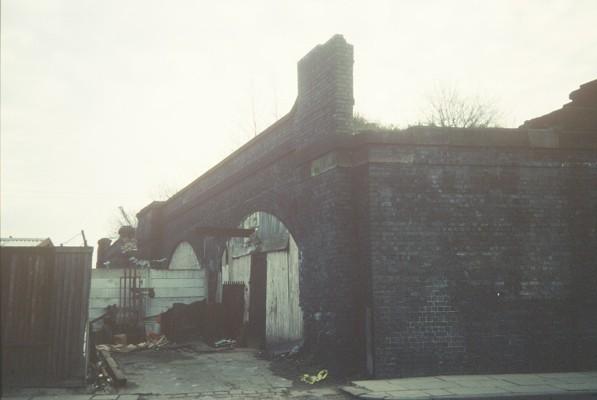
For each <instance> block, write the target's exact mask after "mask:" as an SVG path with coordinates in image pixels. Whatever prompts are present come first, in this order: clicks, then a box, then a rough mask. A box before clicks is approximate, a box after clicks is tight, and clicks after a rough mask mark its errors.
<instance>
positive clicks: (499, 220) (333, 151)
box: [138, 36, 597, 377]
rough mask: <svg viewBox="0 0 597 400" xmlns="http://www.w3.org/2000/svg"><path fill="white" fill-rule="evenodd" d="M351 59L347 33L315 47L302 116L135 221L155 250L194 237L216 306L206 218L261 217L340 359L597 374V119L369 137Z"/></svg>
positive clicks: (329, 354) (314, 328) (303, 85)
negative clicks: (567, 127)
mask: <svg viewBox="0 0 597 400" xmlns="http://www.w3.org/2000/svg"><path fill="white" fill-rule="evenodd" d="M352 57H353V49H352V46H351V45H349V44H347V43H346V41H345V40H344V39H343V38H342V37H341V36H335V37H333V38H332V39H330V40H329V41H328V42H327V43H325V44H323V45H320V46H318V47H316V48H315V49H314V50H313V51H312V52H310V53H309V54H308V55H307V56H305V57H304V58H303V59H302V60H301V61H300V62H299V65H298V81H299V84H298V85H299V90H298V98H297V100H296V103H295V105H294V107H293V109H292V110H291V111H290V112H289V114H288V115H286V116H285V117H284V118H282V119H281V120H280V121H278V122H277V123H276V124H274V125H273V126H271V127H270V128H268V129H267V130H266V131H264V132H263V133H261V134H260V135H258V136H257V137H255V138H254V139H253V140H251V141H250V142H249V143H247V144H246V145H244V146H243V147H241V148H240V149H239V150H237V151H236V152H234V153H233V154H232V155H230V156H229V157H228V158H226V159H225V160H223V161H222V162H221V163H220V164H218V165H217V166H216V167H214V168H213V169H212V170H210V171H208V172H207V173H206V174H204V175H202V176H201V177H199V178H198V179H197V180H195V181H194V182H192V183H191V184H190V185H189V186H188V187H186V188H185V189H183V190H181V191H180V192H179V193H177V194H176V195H175V196H174V197H173V198H171V199H169V200H168V201H166V202H164V203H152V204H151V205H149V206H148V207H146V208H145V209H143V210H142V211H141V212H140V213H139V214H138V217H139V229H138V242H139V247H140V251H141V253H142V254H143V255H144V256H145V257H151V258H153V259H158V258H162V257H166V258H169V257H170V256H171V254H172V252H173V250H174V248H175V247H176V245H177V244H178V243H180V242H181V241H188V242H189V243H191V245H192V246H193V247H194V249H195V252H196V253H197V255H198V257H199V258H200V260H201V263H202V265H203V266H205V267H206V268H207V269H208V271H209V274H208V280H209V290H208V292H209V294H208V295H209V297H210V298H212V299H213V297H212V296H213V293H214V292H215V290H214V285H215V276H216V272H217V271H218V268H219V267H220V257H221V254H222V251H223V246H224V240H223V239H218V238H206V237H201V236H198V235H197V234H196V233H195V228H197V227H199V226H204V227H205V226H216V227H236V226H238V225H239V223H240V222H241V221H242V220H243V218H244V217H246V216H247V215H249V214H252V213H253V212H255V211H265V212H267V213H270V214H273V215H275V216H276V217H277V218H278V219H280V220H281V221H283V222H284V224H285V225H286V227H287V228H288V229H289V231H290V233H291V234H292V235H293V237H294V239H295V241H296V243H297V245H298V248H299V252H300V261H299V262H300V266H299V270H300V283H299V285H300V304H301V307H302V309H303V312H304V318H305V320H304V327H305V342H306V346H307V348H308V349H309V350H310V351H313V352H314V353H315V354H317V355H318V356H320V357H324V358H326V365H327V366H328V367H331V368H334V367H335V368H337V369H340V367H358V368H360V369H364V367H365V365H366V362H365V361H366V360H367V356H369V357H370V360H372V361H373V367H374V368H373V370H374V372H375V374H376V375H377V376H379V377H382V376H415V375H428V374H438V373H481V372H506V371H517V372H522V371H539V370H542V371H545V370H566V369H576V368H596V367H597V318H595V310H596V309H597V296H596V293H597V291H596V290H595V287H597V277H596V271H597V265H596V261H595V260H597V233H596V226H597V127H595V129H594V130H593V131H590V132H560V131H556V130H551V129H547V130H527V129H482V130H474V129H468V130H458V129H443V130H442V129H432V128H409V129H406V130H402V131H391V132H381V131H377V132H358V134H355V132H353V127H352V118H351V116H352V106H353V95H352ZM368 311H369V312H370V313H371V315H372V319H371V321H370V322H371V323H370V327H369V330H367V329H365V325H366V324H365V322H366V318H365V316H366V314H367V312H368ZM367 338H368V339H369V341H367ZM367 343H370V344H371V345H370V346H369V348H368V346H367Z"/></svg>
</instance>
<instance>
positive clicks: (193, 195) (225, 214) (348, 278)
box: [138, 35, 356, 368]
mask: <svg viewBox="0 0 597 400" xmlns="http://www.w3.org/2000/svg"><path fill="white" fill-rule="evenodd" d="M298 79H299V91H298V98H297V100H296V103H295V105H294V107H293V109H292V110H291V111H290V112H289V114H288V115H286V116H285V117H284V118H282V119H281V120H280V121H278V122H277V123H276V124H274V125H273V126H271V127H270V128H268V129H267V130H266V131H264V132H262V133H261V134H260V135H258V136H257V137H255V138H254V139H253V140H251V141H250V142H249V143H247V144H246V145H244V146H243V147H241V148H240V149H239V150H237V151H236V152H234V153H233V154H232V155H230V156H229V157H228V158H226V159H225V160H223V161H222V162H221V163H220V164H218V165H217V166H216V167H214V168H213V169H212V170H210V171H208V172H207V173H206V174H204V175H202V176H201V177H199V178H198V179H197V180H196V181H194V182H193V183H191V184H190V185H189V186H188V187H186V188H185V189H183V190H182V191H180V192H179V193H177V194H176V195H175V196H174V197H173V198H171V199H169V200H168V201H167V202H165V203H164V204H157V205H156V204H153V205H151V206H148V207H146V208H145V209H144V210H142V211H141V212H140V213H139V214H138V217H139V229H138V232H139V233H138V240H139V247H140V249H141V251H142V252H143V254H151V257H152V258H154V259H155V258H161V257H170V255H171V253H172V251H173V250H174V248H175V247H176V245H177V244H178V243H179V242H181V241H188V242H189V243H191V244H192V245H193V247H194V249H195V251H196V253H197V255H198V256H199V257H200V258H201V262H202V264H203V265H205V266H207V268H208V269H209V270H210V271H211V273H210V277H209V281H210V289H211V290H210V297H211V294H213V293H214V292H215V290H213V289H214V285H215V276H216V272H217V270H218V268H219V267H220V265H219V264H220V258H221V254H222V251H223V247H224V240H222V239H214V238H203V237H200V236H198V235H196V234H195V233H194V229H195V228H196V227H198V226H216V227H236V226H238V225H239V223H240V222H241V221H242V220H243V218H244V217H246V216H247V215H249V214H252V213H253V212H255V211H265V212H267V213H270V214H273V215H275V216H276V217H277V218H279V219H280V220H281V221H283V222H284V224H285V225H286V226H287V228H288V229H289V231H290V232H291V234H292V235H293V237H294V239H295V241H296V243H297V245H298V248H299V251H300V267H299V269H300V296H301V298H300V303H301V306H302V309H303V313H304V318H305V321H304V328H305V341H306V345H307V347H309V348H311V349H312V350H313V351H314V352H320V353H322V355H323V356H325V357H327V359H328V360H329V361H330V364H328V365H329V366H330V367H332V368H333V367H334V365H333V364H334V363H337V364H336V365H337V366H341V365H353V366H354V365H356V363H355V362H354V361H351V362H348V363H346V362H344V360H346V359H350V358H354V354H355V349H354V346H355V345H354V343H355V338H354V335H353V333H352V331H353V328H354V325H355V324H354V313H353V312H352V309H351V305H350V304H349V302H347V299H351V298H352V289H353V288H352V285H353V283H354V281H355V280H354V279H353V278H352V275H351V274H352V273H353V271H354V259H355V257H354V256H353V253H352V250H350V249H354V248H355V246H354V242H353V241H354V235H353V231H354V226H353V225H352V224H353V222H352V218H351V217H352V212H353V208H352V203H351V201H352V200H351V184H352V181H351V175H350V172H349V170H347V169H345V168H334V169H331V170H329V171H327V172H324V173H320V174H317V175H315V176H312V174H311V161H312V160H314V159H317V158H318V156H319V152H320V150H319V146H318V145H317V143H319V142H321V141H326V140H328V138H330V137H334V136H336V135H342V136H347V135H349V134H350V133H351V128H350V126H351V123H352V106H353V96H352V46H351V45H349V44H347V43H346V41H345V40H344V38H343V37H341V36H338V35H337V36H334V37H333V38H331V39H330V40H329V41H328V42H326V43H325V44H323V45H319V46H317V47H316V48H315V49H314V50H313V51H312V52H310V53H309V54H308V55H306V56H305V57H304V58H303V59H302V60H301V61H300V62H299V65H298ZM347 249H348V250H347Z"/></svg>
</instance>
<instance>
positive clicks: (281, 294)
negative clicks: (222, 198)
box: [216, 211, 303, 352]
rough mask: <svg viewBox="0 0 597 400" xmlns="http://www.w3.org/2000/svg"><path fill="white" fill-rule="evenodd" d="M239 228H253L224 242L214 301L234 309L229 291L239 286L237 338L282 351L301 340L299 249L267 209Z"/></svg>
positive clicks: (253, 215) (278, 220)
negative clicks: (239, 304)
mask: <svg viewBox="0 0 597 400" xmlns="http://www.w3.org/2000/svg"><path fill="white" fill-rule="evenodd" d="M238 227H239V228H244V229H254V232H253V233H252V234H251V235H250V236H247V237H233V238H230V239H229V240H227V241H226V243H225V246H224V249H223V254H222V256H221V269H220V272H219V274H218V282H217V289H216V290H217V293H216V301H218V302H222V303H223V304H224V306H225V308H226V307H232V308H234V307H235V306H237V307H238V304H236V305H235V304H233V303H232V304H231V303H230V302H231V300H230V299H229V297H234V296H232V295H231V296H229V295H228V291H232V287H233V286H235V287H236V290H237V292H238V290H239V287H242V290H243V292H244V293H243V295H242V300H241V301H242V302H243V306H242V310H240V311H239V313H238V316H237V318H238V319H242V321H239V323H240V325H242V326H243V327H244V329H241V331H242V332H244V334H241V336H243V337H241V340H243V339H245V340H244V341H245V343H246V344H248V345H249V346H251V347H259V348H266V349H267V350H268V351H271V352H277V351H287V350H289V349H291V348H293V347H294V346H296V345H297V344H300V343H301V342H302V340H303V311H302V308H301V306H300V278H299V273H300V259H301V257H300V251H299V247H298V245H297V243H296V242H295V239H294V237H293V235H292V233H291V232H290V231H289V229H288V228H287V226H286V224H284V222H283V221H282V220H280V219H279V218H278V217H277V216H275V215H273V214H271V213H269V212H266V211H254V212H252V213H250V214H248V215H246V216H245V217H244V218H243V219H242V220H241V222H240V223H239V225H238ZM227 289H230V290H227ZM238 297H239V296H238V295H237V298H238ZM237 310H238V308H237ZM233 314H234V312H233V313H231V315H233ZM240 314H242V315H240Z"/></svg>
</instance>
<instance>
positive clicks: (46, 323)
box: [0, 247, 93, 387]
mask: <svg viewBox="0 0 597 400" xmlns="http://www.w3.org/2000/svg"><path fill="white" fill-rule="evenodd" d="M0 252H1V273H2V386H3V387H4V386H83V385H84V384H85V375H86V359H85V358H86V357H85V351H84V341H85V332H86V326H87V312H88V301H89V284H90V276H91V255H92V252H93V248H91V247H57V248H38V247H3V248H2V249H0Z"/></svg>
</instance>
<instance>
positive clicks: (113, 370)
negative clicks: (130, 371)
mask: <svg viewBox="0 0 597 400" xmlns="http://www.w3.org/2000/svg"><path fill="white" fill-rule="evenodd" d="M99 352H100V355H101V356H102V358H103V359H104V361H106V369H107V370H108V374H110V376H111V377H112V379H113V380H114V385H115V386H125V385H126V375H124V372H122V370H121V369H120V366H119V365H118V363H117V362H116V360H114V359H113V358H112V356H111V355H110V352H109V351H107V350H100V351H99Z"/></svg>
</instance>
